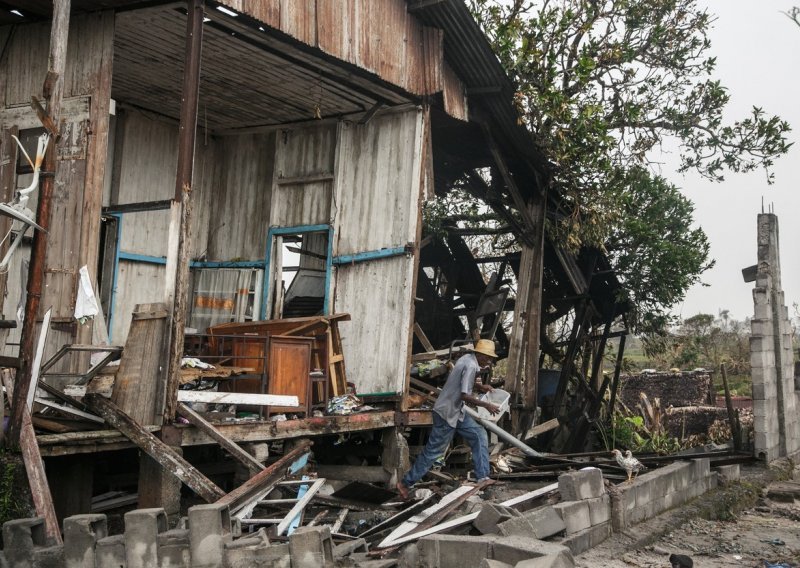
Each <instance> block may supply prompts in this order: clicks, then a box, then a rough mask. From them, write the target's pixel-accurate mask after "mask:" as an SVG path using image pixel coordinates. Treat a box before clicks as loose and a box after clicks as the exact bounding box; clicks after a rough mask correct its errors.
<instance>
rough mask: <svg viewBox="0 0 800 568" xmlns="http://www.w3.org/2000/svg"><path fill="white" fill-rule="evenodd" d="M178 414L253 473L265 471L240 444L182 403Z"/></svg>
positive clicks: (179, 404) (179, 405)
mask: <svg viewBox="0 0 800 568" xmlns="http://www.w3.org/2000/svg"><path fill="white" fill-rule="evenodd" d="M178 414H180V415H181V416H183V417H184V418H186V420H188V421H189V422H190V423H191V424H192V425H193V426H194V427H195V428H198V429H200V430H202V431H203V432H205V433H206V434H208V435H209V437H211V439H213V440H214V441H215V442H217V443H218V444H219V445H220V446H221V447H222V449H223V450H225V451H226V452H228V453H229V454H230V455H231V457H232V458H234V459H235V460H237V461H238V462H239V463H241V464H242V465H244V466H245V467H246V468H248V469H249V470H250V471H251V472H252V473H258V472H259V471H261V470H262V469H264V465H263V464H262V463H261V462H260V461H258V460H257V459H256V458H254V457H253V456H252V455H251V454H249V453H247V452H246V451H245V450H244V449H243V448H242V447H241V446H240V445H239V444H237V443H236V442H233V441H231V440H229V439H228V438H226V437H225V436H224V435H223V434H221V433H220V431H219V430H217V429H216V428H214V425H213V424H211V423H210V422H208V421H207V420H206V419H205V418H203V417H202V416H200V415H199V414H197V413H196V412H195V411H194V410H192V409H191V408H189V407H188V406H186V405H185V404H183V403H181V402H179V403H178Z"/></svg>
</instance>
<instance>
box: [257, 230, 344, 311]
mask: <svg viewBox="0 0 800 568" xmlns="http://www.w3.org/2000/svg"><path fill="white" fill-rule="evenodd" d="M305 233H327V235H328V251H327V254H326V255H325V299H324V300H323V302H322V313H323V314H327V313H328V311H329V310H328V308H329V305H330V298H329V296H330V288H331V267H332V266H333V258H332V254H333V228H332V227H331V226H330V225H297V226H295V227H270V228H269V230H268V231H267V253H266V259H265V261H264V290H263V296H262V298H261V319H262V320H263V319H267V302H268V301H269V286H270V283H271V281H272V278H270V273H269V268H270V260H271V259H272V241H273V240H274V239H275V237H281V236H283V235H300V234H305Z"/></svg>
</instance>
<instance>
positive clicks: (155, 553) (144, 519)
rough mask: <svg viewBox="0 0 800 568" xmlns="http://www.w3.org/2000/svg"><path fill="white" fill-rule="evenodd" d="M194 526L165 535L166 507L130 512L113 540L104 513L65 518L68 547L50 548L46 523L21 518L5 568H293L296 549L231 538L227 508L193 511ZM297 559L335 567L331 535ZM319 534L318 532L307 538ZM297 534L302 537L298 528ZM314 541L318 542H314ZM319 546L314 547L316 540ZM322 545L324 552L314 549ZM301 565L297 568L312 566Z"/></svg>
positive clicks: (14, 525) (7, 528)
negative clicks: (300, 558) (46, 534)
mask: <svg viewBox="0 0 800 568" xmlns="http://www.w3.org/2000/svg"><path fill="white" fill-rule="evenodd" d="M188 527H189V528H188V529H173V530H167V522H166V514H165V512H164V510H163V509H137V510H135V511H130V512H129V513H126V514H125V532H124V534H121V535H114V536H108V528H107V521H106V516H105V515H76V516H73V517H68V518H66V519H64V544H63V545H58V546H52V545H51V543H48V542H47V539H46V537H45V532H44V519H42V518H35V519H17V520H14V521H8V522H7V523H5V524H3V542H4V544H5V548H4V549H3V551H2V553H0V566H3V565H5V564H4V563H3V559H5V561H6V562H7V563H8V565H9V566H14V567H20V568H120V567H125V568H135V567H142V568H157V567H169V568H257V567H259V566H264V567H266V566H285V567H286V568H289V567H290V566H291V565H292V564H291V562H290V544H294V543H293V539H294V535H292V537H290V544H278V545H270V542H269V539H267V537H266V533H264V532H263V531H261V532H259V533H256V534H255V535H248V536H247V537H245V538H240V539H238V540H233V533H234V531H233V530H232V523H231V518H230V514H229V510H228V507H227V506H220V505H213V504H212V505H198V506H196V507H192V508H191V509H189V517H188ZM309 529H312V530H308V529H306V530H305V531H304V533H305V534H301V536H304V539H303V538H301V540H303V542H301V543H298V544H297V546H296V548H297V549H298V551H299V552H298V554H299V553H300V552H302V556H303V559H305V558H306V557H313V558H314V559H315V560H314V564H313V565H314V566H320V567H325V566H333V557H332V554H331V540H330V531H329V530H328V532H327V534H326V533H325V530H327V529H328V528H327V527H309ZM313 529H317V532H319V533H320V534H319V535H309V534H308V533H309V532H314V531H313ZM297 533H301V530H298V531H297ZM313 536H317V537H318V538H316V539H314V538H313ZM311 541H314V542H311ZM315 544H318V545H319V548H320V549H321V553H319V554H318V552H320V551H318V550H317V549H316V548H315ZM309 565H310V564H308V563H303V562H300V561H298V562H297V563H295V564H294V566H309Z"/></svg>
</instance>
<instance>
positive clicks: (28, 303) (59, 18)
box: [9, 0, 70, 445]
mask: <svg viewBox="0 0 800 568" xmlns="http://www.w3.org/2000/svg"><path fill="white" fill-rule="evenodd" d="M69 11H70V0H53V23H52V24H51V28H50V54H49V57H48V65H47V77H46V78H45V80H44V87H43V91H44V93H43V94H44V97H45V101H46V103H47V118H48V120H46V121H45V122H46V123H47V124H49V125H51V126H53V125H57V124H58V120H59V115H60V114H61V99H62V98H63V91H64V69H65V68H66V61H67V38H68V37H69ZM47 124H46V125H47ZM54 128H57V127H54ZM51 135H52V137H53V140H51V141H50V144H49V145H48V147H47V151H46V153H45V157H44V167H43V172H42V173H43V175H42V181H41V187H40V190H39V201H38V204H37V207H36V222H37V223H38V224H39V225H40V226H41V227H43V228H44V229H45V230H47V229H48V228H49V227H50V205H51V200H52V196H53V186H54V183H55V171H56V166H57V157H56V149H55V147H56V143H57V142H58V141H57V140H56V136H57V135H58V132H55V133H53V132H51ZM46 256H47V233H46V232H44V231H38V230H37V231H34V232H33V247H32V249H31V258H30V266H29V268H28V287H27V292H28V295H27V299H26V300H25V321H24V323H23V327H22V338H21V339H20V347H19V355H20V358H21V359H22V367H21V369H20V373H19V375H18V377H19V378H18V379H17V384H16V388H15V389H14V392H15V395H14V399H13V401H12V403H11V418H10V425H9V426H10V435H9V442H10V443H11V444H12V445H17V444H19V441H20V430H21V428H22V420H23V418H22V417H23V414H24V412H25V410H26V409H27V406H26V401H25V398H26V396H27V394H28V390H29V389H30V383H31V375H32V373H33V369H32V365H33V353H34V345H35V343H36V317H37V315H38V313H39V302H40V300H41V296H42V284H43V282H44V268H45V261H46Z"/></svg>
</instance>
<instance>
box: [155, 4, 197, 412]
mask: <svg viewBox="0 0 800 568" xmlns="http://www.w3.org/2000/svg"><path fill="white" fill-rule="evenodd" d="M187 3H188V6H187V8H188V17H187V21H186V57H185V63H184V71H183V94H182V97H181V121H180V130H179V133H178V171H177V176H176V179H175V203H176V204H177V203H180V211H181V215H180V227H179V229H178V233H179V236H178V243H177V245H178V254H177V266H175V268H174V270H175V286H174V296H173V309H172V320H171V326H170V340H169V349H168V352H167V356H168V361H167V379H166V382H165V389H164V390H165V392H164V420H165V422H171V421H172V420H173V419H174V418H175V412H176V410H177V404H178V399H177V394H176V393H177V391H178V381H179V376H178V374H179V371H180V368H181V357H182V356H183V335H184V327H185V324H186V296H187V294H188V284H189V246H190V236H191V235H190V230H189V229H190V226H189V225H190V219H191V195H192V183H193V176H194V145H195V137H196V133H197V107H198V102H199V98H200V60H201V50H202V46H203V0H188V2H187ZM170 229H171V230H173V229H174V227H170ZM169 272H170V271H169V270H168V271H167V273H168V274H169Z"/></svg>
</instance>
